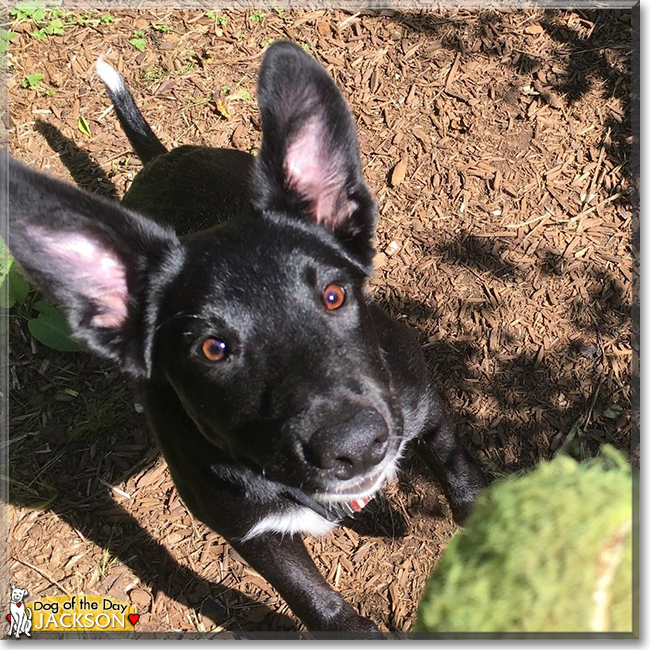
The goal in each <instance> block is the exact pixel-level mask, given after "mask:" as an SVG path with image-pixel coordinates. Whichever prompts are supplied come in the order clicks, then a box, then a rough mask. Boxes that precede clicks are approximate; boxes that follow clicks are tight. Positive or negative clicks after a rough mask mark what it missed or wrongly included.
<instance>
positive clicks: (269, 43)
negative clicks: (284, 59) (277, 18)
mask: <svg viewBox="0 0 650 650" xmlns="http://www.w3.org/2000/svg"><path fill="white" fill-rule="evenodd" d="M273 41H275V39H274V38H273V37H272V36H271V37H270V38H267V39H265V40H263V41H262V42H261V43H260V47H261V48H262V49H264V48H265V47H268V46H269V45H271V43H273Z"/></svg>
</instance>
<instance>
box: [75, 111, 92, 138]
mask: <svg viewBox="0 0 650 650" xmlns="http://www.w3.org/2000/svg"><path fill="white" fill-rule="evenodd" d="M77 128H78V129H79V130H80V131H81V132H82V133H83V134H84V135H87V136H88V137H89V138H90V137H91V136H92V133H91V132H90V124H88V120H87V119H86V118H85V117H84V116H83V115H80V116H79V119H78V120H77Z"/></svg>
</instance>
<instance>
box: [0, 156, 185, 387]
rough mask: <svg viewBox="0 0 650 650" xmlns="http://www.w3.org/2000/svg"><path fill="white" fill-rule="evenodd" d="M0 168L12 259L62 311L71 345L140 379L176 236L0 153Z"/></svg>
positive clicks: (178, 254)
mask: <svg viewBox="0 0 650 650" xmlns="http://www.w3.org/2000/svg"><path fill="white" fill-rule="evenodd" d="M0 170H1V172H2V173H0V181H2V180H3V179H5V178H7V177H8V185H7V187H8V205H7V208H8V216H9V219H8V233H7V236H8V242H7V244H8V245H9V249H10V251H11V253H12V255H13V256H14V258H15V259H16V260H17V261H18V263H19V264H20V266H21V267H22V269H23V270H24V271H25V273H26V274H27V275H28V277H30V278H31V279H32V280H33V282H34V283H35V284H36V285H37V286H38V287H40V288H41V289H43V291H45V293H46V294H48V295H49V296H50V297H51V298H52V301H53V302H54V303H55V304H57V305H58V306H59V307H60V308H61V309H62V310H63V311H64V312H65V314H66V316H67V318H68V322H69V323H70V326H71V328H72V331H73V334H74V336H75V338H76V339H77V340H79V341H80V342H81V343H83V344H85V346H86V347H88V348H89V349H90V350H92V351H94V352H96V353H98V354H100V355H101V356H103V357H106V358H109V359H112V360H113V361H116V362H117V363H118V365H119V366H120V367H121V368H122V369H123V370H126V371H127V372H129V373H131V374H133V375H135V376H139V377H143V376H147V375H148V374H149V372H150V363H151V362H150V357H151V347H152V343H153V333H154V331H155V324H156V317H157V306H158V302H159V301H158V300H157V298H158V295H159V293H160V292H161V291H162V288H163V287H164V286H165V283H166V282H168V281H169V279H170V278H171V277H172V276H173V275H174V274H175V272H176V271H177V269H178V267H179V266H180V264H181V263H182V255H183V254H182V248H181V244H180V242H179V240H178V239H177V237H176V235H175V234H174V233H173V232H171V231H169V230H167V229H165V228H163V227H162V226H159V225H158V224H156V223H155V222H153V221H151V220H149V219H146V218H144V217H141V216H140V215H137V214H135V213H133V212H130V211H128V210H126V209H124V208H122V207H121V206H120V205H119V204H117V203H113V202H110V201H106V200H104V199H102V198H100V197H96V196H93V195H91V194H88V193H87V192H83V191H81V190H79V189H77V188H75V187H73V186H72V185H69V184H67V183H64V182H62V181H59V180H56V179H54V178H51V177H49V176H46V175H44V174H41V173H38V172H35V171H34V170H32V169H30V168H28V167H25V166H24V165H22V164H21V163H18V162H17V161H16V160H14V159H12V158H11V157H10V156H8V155H7V154H6V152H2V151H0ZM5 203H7V202H4V203H3V205H4V204H5Z"/></svg>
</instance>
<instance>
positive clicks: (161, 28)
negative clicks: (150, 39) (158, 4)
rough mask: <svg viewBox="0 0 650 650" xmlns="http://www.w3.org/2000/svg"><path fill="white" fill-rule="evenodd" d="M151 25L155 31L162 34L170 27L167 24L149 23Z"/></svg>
mask: <svg viewBox="0 0 650 650" xmlns="http://www.w3.org/2000/svg"><path fill="white" fill-rule="evenodd" d="M151 27H152V28H153V29H155V30H156V31H157V32H162V33H163V34H166V33H167V32H168V31H169V30H170V29H171V27H170V26H169V25H156V24H155V23H151Z"/></svg>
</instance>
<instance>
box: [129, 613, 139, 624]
mask: <svg viewBox="0 0 650 650" xmlns="http://www.w3.org/2000/svg"><path fill="white" fill-rule="evenodd" d="M139 618H140V614H129V621H131V625H135V624H136V623H137V622H138V619H139Z"/></svg>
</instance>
